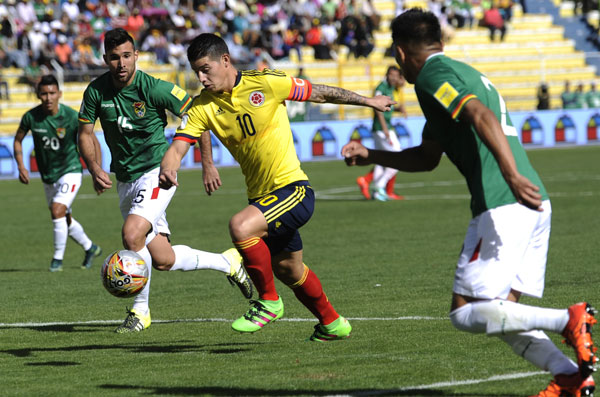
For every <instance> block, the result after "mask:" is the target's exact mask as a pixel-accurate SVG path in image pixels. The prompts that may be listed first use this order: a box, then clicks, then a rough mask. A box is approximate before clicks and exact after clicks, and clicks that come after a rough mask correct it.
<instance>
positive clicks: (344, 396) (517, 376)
mask: <svg viewBox="0 0 600 397" xmlns="http://www.w3.org/2000/svg"><path fill="white" fill-rule="evenodd" d="M547 374H548V372H544V371H536V372H520V373H515V374H505V375H494V376H490V377H489V378H483V379H466V380H457V381H450V382H438V383H431V384H429V385H417V386H408V387H403V388H401V389H389V390H368V391H362V392H356V393H352V394H331V395H327V396H326V397H356V396H377V395H384V394H392V393H394V392H396V393H398V392H406V391H412V390H428V389H435V388H440V387H452V386H465V385H477V384H479V383H486V382H497V381H503V380H511V379H520V378H529V377H532V376H538V375H547Z"/></svg>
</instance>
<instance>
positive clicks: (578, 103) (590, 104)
mask: <svg viewBox="0 0 600 397" xmlns="http://www.w3.org/2000/svg"><path fill="white" fill-rule="evenodd" d="M560 99H561V101H562V107H563V109H586V108H590V109H596V108H599V107H600V92H598V91H597V90H596V83H594V82H592V83H590V87H589V90H588V91H587V92H586V91H584V87H583V83H578V84H577V86H576V87H575V90H574V91H573V90H571V83H570V82H569V81H568V80H567V81H565V88H564V90H563V92H562V94H561V95H560Z"/></svg>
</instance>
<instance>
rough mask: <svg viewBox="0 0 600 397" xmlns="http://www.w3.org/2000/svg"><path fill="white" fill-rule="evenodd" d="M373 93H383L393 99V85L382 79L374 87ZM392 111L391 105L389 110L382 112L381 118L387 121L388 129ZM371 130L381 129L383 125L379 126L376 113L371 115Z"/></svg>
mask: <svg viewBox="0 0 600 397" xmlns="http://www.w3.org/2000/svg"><path fill="white" fill-rule="evenodd" d="M375 95H385V96H388V97H390V98H392V99H394V87H392V86H391V85H389V84H388V82H387V81H386V80H384V81H382V82H381V83H379V85H378V86H377V88H375ZM392 112H393V106H391V107H390V110H388V111H386V112H383V118H384V119H385V122H386V123H387V125H388V128H390V129H391V121H392ZM371 130H372V131H383V127H382V126H381V123H380V122H379V119H378V118H377V114H376V113H375V114H374V115H373V127H372V128H371Z"/></svg>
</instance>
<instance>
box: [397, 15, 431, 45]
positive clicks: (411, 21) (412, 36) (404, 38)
mask: <svg viewBox="0 0 600 397" xmlns="http://www.w3.org/2000/svg"><path fill="white" fill-rule="evenodd" d="M392 39H393V40H394V43H397V44H399V43H404V44H433V43H439V42H440V41H442V29H441V27H440V21H438V19H437V17H436V16H435V15H434V14H433V13H431V12H429V11H423V10H422V9H420V8H411V9H410V10H408V11H406V12H404V13H402V14H400V15H398V16H397V17H396V18H394V20H393V21H392Z"/></svg>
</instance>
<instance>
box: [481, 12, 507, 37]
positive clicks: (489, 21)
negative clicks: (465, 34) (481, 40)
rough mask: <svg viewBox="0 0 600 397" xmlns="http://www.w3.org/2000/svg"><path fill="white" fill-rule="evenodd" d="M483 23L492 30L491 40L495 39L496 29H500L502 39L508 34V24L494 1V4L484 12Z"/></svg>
mask: <svg viewBox="0 0 600 397" xmlns="http://www.w3.org/2000/svg"><path fill="white" fill-rule="evenodd" d="M483 24H484V25H485V26H486V27H487V28H488V29H489V30H490V41H494V36H495V34H496V31H497V30H498V31H500V41H504V35H505V34H506V25H505V24H504V19H503V18H502V15H501V14H500V11H499V10H498V8H497V7H496V6H495V5H494V4H493V3H492V6H491V7H490V8H489V9H487V10H485V12H484V13H483Z"/></svg>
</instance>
